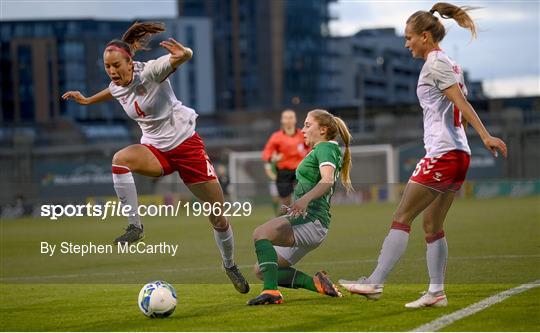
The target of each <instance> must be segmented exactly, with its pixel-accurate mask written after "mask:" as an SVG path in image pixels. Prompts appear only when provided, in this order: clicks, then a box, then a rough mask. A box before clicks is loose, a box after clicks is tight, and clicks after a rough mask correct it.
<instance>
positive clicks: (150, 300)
mask: <svg viewBox="0 0 540 333" xmlns="http://www.w3.org/2000/svg"><path fill="white" fill-rule="evenodd" d="M139 309H141V311H142V313H144V314H145V315H146V316H148V317H151V318H165V317H168V316H170V315H171V314H172V313H173V312H174V309H176V291H175V290H174V287H173V286H171V285H170V284H169V283H167V282H165V281H154V282H150V283H148V284H145V285H144V287H142V289H141V291H140V292H139Z"/></svg>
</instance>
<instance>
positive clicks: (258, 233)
mask: <svg viewBox="0 0 540 333" xmlns="http://www.w3.org/2000/svg"><path fill="white" fill-rule="evenodd" d="M265 236H266V233H265V232H264V228H261V227H260V226H259V227H257V228H255V230H254V231H253V241H255V242H256V241H258V240H261V239H265V238H266V237H265Z"/></svg>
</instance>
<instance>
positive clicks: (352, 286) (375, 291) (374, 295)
mask: <svg viewBox="0 0 540 333" xmlns="http://www.w3.org/2000/svg"><path fill="white" fill-rule="evenodd" d="M339 284H340V285H342V286H343V287H344V288H345V289H347V290H348V291H349V292H350V293H351V294H358V295H362V296H365V297H366V298H367V299H370V300H373V301H376V300H378V299H379V298H381V294H382V291H383V285H382V284H373V283H367V278H365V277H361V278H359V279H358V280H356V281H350V280H343V279H341V280H339Z"/></svg>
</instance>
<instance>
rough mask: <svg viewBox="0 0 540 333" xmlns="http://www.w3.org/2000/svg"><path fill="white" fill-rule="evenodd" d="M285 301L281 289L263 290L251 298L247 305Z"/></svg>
mask: <svg viewBox="0 0 540 333" xmlns="http://www.w3.org/2000/svg"><path fill="white" fill-rule="evenodd" d="M281 303H283V295H281V293H280V292H279V290H263V292H262V293H261V294H260V295H259V296H257V297H255V298H253V299H251V300H249V301H248V302H247V305H267V304H281Z"/></svg>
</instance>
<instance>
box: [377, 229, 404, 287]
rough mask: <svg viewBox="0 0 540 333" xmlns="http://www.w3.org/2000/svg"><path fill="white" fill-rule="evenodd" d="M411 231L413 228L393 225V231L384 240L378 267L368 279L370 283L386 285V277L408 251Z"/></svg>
mask: <svg viewBox="0 0 540 333" xmlns="http://www.w3.org/2000/svg"><path fill="white" fill-rule="evenodd" d="M410 230H411V227H410V226H408V225H406V224H403V223H399V222H393V223H392V229H390V231H389V232H388V235H387V236H386V238H385V239H384V242H383V246H382V249H381V254H379V259H378V260H377V267H376V268H375V270H374V271H373V273H371V275H370V276H369V278H368V279H367V281H369V283H373V284H384V281H385V280H386V277H387V276H388V274H389V273H390V271H392V269H393V268H394V266H395V265H396V263H397V262H398V261H399V258H401V256H402V255H403V253H405V250H406V249H407V243H408V242H409V232H410Z"/></svg>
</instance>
